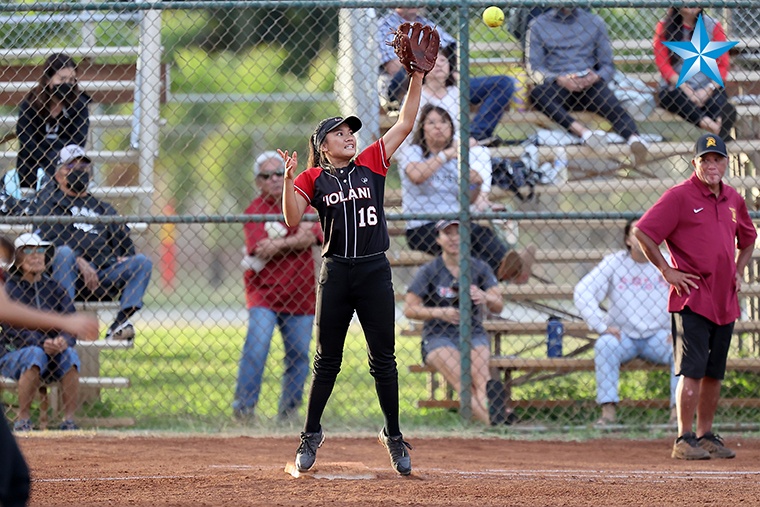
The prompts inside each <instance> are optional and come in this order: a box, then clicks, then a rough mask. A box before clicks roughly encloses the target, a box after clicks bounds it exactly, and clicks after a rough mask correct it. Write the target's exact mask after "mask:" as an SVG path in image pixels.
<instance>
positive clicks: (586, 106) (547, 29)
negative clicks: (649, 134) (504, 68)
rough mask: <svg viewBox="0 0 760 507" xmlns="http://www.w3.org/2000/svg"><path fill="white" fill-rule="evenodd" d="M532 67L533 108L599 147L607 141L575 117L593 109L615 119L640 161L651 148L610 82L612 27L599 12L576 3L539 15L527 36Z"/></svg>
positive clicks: (636, 160) (618, 128)
mask: <svg viewBox="0 0 760 507" xmlns="http://www.w3.org/2000/svg"><path fill="white" fill-rule="evenodd" d="M526 60H527V62H528V71H529V73H530V74H531V76H532V78H533V80H534V82H535V83H536V86H535V87H534V88H533V89H532V90H531V93H530V97H531V101H532V103H533V106H534V107H535V108H536V109H537V110H539V111H540V112H542V113H544V114H545V115H546V116H548V117H549V118H551V120H552V121H554V122H555V123H557V124H559V125H560V126H561V127H563V128H564V129H566V130H569V131H570V132H572V133H573V134H575V135H577V136H578V137H580V138H581V140H582V141H583V142H584V143H585V144H586V145H588V146H589V147H591V148H593V149H596V150H599V149H601V148H603V147H604V145H605V144H606V139H605V138H604V137H602V136H600V135H598V134H597V133H595V132H594V131H592V130H590V129H589V128H587V127H586V126H584V125H583V124H582V123H580V122H579V121H578V120H576V119H575V118H573V116H572V115H571V114H570V111H591V112H592V113H596V114H599V115H601V116H603V117H604V118H605V119H606V120H608V121H609V122H610V123H612V128H613V129H614V130H615V132H617V133H618V134H620V136H622V137H623V139H625V140H626V141H627V143H628V145H629V146H630V149H631V152H632V154H633V158H634V163H635V164H636V165H641V164H643V163H644V161H645V160H646V157H647V146H646V144H645V142H644V141H643V140H642V139H641V137H640V136H639V134H638V128H637V127H636V123H635V122H634V120H633V118H631V115H630V114H628V112H626V110H625V109H624V108H623V106H622V105H621V103H620V101H619V100H618V99H617V98H615V94H614V93H613V92H612V91H611V90H610V89H609V88H608V87H607V83H608V82H609V81H610V79H611V78H612V75H613V74H614V72H615V67H614V65H613V62H612V45H611V44H610V40H609V37H608V36H607V27H606V26H605V24H604V21H602V19H601V18H600V17H599V16H596V15H594V14H591V13H589V12H587V11H585V10H584V9H580V8H577V7H558V8H554V9H551V10H550V11H549V12H547V13H545V14H542V15H540V16H539V17H537V18H536V19H535V20H534V21H533V23H532V24H531V26H530V29H529V34H528V47H527V58H526Z"/></svg>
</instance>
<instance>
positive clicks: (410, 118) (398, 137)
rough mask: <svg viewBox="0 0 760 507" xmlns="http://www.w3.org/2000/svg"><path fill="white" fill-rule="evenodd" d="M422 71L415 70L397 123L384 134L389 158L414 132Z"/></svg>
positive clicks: (418, 106)
mask: <svg viewBox="0 0 760 507" xmlns="http://www.w3.org/2000/svg"><path fill="white" fill-rule="evenodd" d="M423 77H424V74H423V73H422V72H413V73H412V75H411V78H410V79H409V89H408V90H407V92H406V98H405V99H404V103H403V104H402V106H401V111H400V112H399V115H398V120H397V121H396V123H395V124H394V125H393V126H392V127H391V128H389V129H388V132H386V133H385V135H384V136H383V143H384V144H385V153H386V154H387V156H388V158H390V157H391V156H393V154H394V153H396V150H397V149H398V147H399V146H401V143H403V142H404V139H406V138H407V136H408V135H409V134H410V133H411V132H412V128H414V119H415V118H416V117H417V112H418V111H419V109H420V95H421V94H422V78H423Z"/></svg>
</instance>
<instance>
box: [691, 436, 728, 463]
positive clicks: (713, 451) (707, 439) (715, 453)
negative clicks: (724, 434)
mask: <svg viewBox="0 0 760 507" xmlns="http://www.w3.org/2000/svg"><path fill="white" fill-rule="evenodd" d="M697 443H698V444H699V446H700V447H701V448H702V449H704V450H705V451H707V452H709V453H710V457H711V458H722V459H728V458H733V457H735V456H736V453H735V452H734V451H732V450H731V449H729V448H728V447H726V446H725V445H723V439H722V438H720V437H719V436H718V435H714V434H713V432H712V431H708V432H707V433H705V434H704V435H702V436H701V437H699V438H698V439H697Z"/></svg>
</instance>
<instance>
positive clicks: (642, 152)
mask: <svg viewBox="0 0 760 507" xmlns="http://www.w3.org/2000/svg"><path fill="white" fill-rule="evenodd" d="M628 146H630V147H631V154H633V165H635V166H636V167H638V166H640V165H644V163H645V162H646V161H647V157H648V156H649V147H648V146H647V143H646V142H645V141H644V140H643V139H642V138H640V137H639V136H636V135H633V136H631V137H630V138H629V139H628Z"/></svg>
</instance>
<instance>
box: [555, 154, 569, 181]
mask: <svg viewBox="0 0 760 507" xmlns="http://www.w3.org/2000/svg"><path fill="white" fill-rule="evenodd" d="M553 169H554V170H553V173H554V178H553V179H554V184H555V185H564V184H565V183H567V151H565V147H564V146H558V147H556V148H555V149H554V167H553Z"/></svg>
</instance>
